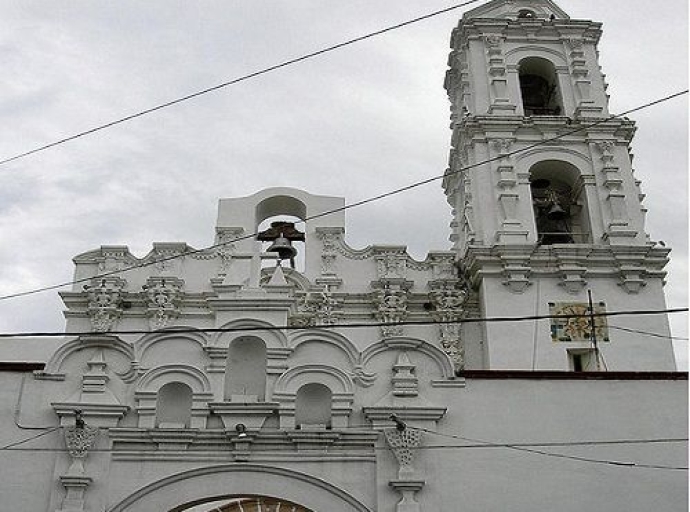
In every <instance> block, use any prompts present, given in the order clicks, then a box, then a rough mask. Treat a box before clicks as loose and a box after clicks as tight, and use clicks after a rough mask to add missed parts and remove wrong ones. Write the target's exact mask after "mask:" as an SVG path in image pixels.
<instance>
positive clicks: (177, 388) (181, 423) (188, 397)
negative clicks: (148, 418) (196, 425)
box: [156, 382, 192, 428]
mask: <svg viewBox="0 0 690 512" xmlns="http://www.w3.org/2000/svg"><path fill="white" fill-rule="evenodd" d="M191 414H192V388H190V387H189V386H188V385H187V384H183V383H182V382H169V383H168V384H165V385H163V386H161V388H160V389H159V390H158V397H157V399H156V427H158V428H188V427H189V421H190V418H191Z"/></svg>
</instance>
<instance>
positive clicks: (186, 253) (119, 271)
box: [0, 89, 688, 301]
mask: <svg viewBox="0 0 690 512" xmlns="http://www.w3.org/2000/svg"><path fill="white" fill-rule="evenodd" d="M687 93H688V89H685V90H683V91H679V92H676V93H674V94H671V95H668V96H665V97H663V98H659V99H657V100H653V101H650V102H648V103H645V104H644V105H640V106H638V107H635V108H632V109H630V110H626V111H625V112H622V113H620V114H616V115H612V116H609V117H607V118H604V119H600V120H598V121H594V122H591V123H586V124H583V125H582V126H580V127H578V128H574V129H572V130H569V131H566V132H564V133H562V134H560V135H557V136H555V137H551V138H548V139H544V140H542V141H539V142H535V143H534V144H530V145H528V146H525V147H523V148H519V149H516V150H513V151H510V152H508V153H504V154H501V155H499V156H496V157H493V158H488V159H486V160H482V161H480V162H476V163H474V164H470V165H466V166H465V167H461V168H458V169H456V170H449V171H447V172H445V173H444V174H440V175H436V176H432V177H431V178H426V179H424V180H420V181H416V182H413V183H410V184H409V185H405V186H403V187H400V188H396V189H393V190H390V191H388V192H384V193H382V194H378V195H376V196H372V197H369V198H367V199H362V200H361V201H356V202H354V203H349V204H346V205H345V206H341V207H339V208H334V209H332V210H327V211H325V212H322V213H318V214H316V215H311V216H307V217H305V218H304V219H301V220H300V221H298V222H296V224H305V223H306V222H308V221H311V220H314V219H318V218H321V217H325V216H327V215H332V214H334V213H339V212H343V211H345V210H349V209H352V208H356V207H359V206H363V205H365V204H368V203H373V202H375V201H379V200H381V199H385V198H387V197H391V196H394V195H397V194H400V193H402V192H407V191H408V190H412V189H415V188H417V187H420V186H422V185H428V184H429V183H432V182H434V181H438V180H441V179H443V178H445V177H446V176H450V175H453V174H457V173H461V172H464V171H467V170H469V169H473V168H476V167H480V166H482V165H486V164H488V163H491V162H495V161H497V160H502V159H504V158H508V157H511V156H514V155H516V154H519V153H522V152H525V151H529V150H530V149H534V148H535V147H539V146H542V145H544V144H549V143H551V142H553V141H556V140H559V139H562V138H563V137H566V136H568V135H572V134H574V133H577V132H580V131H583V130H587V129H589V128H592V127H594V126H598V125H601V124H604V123H607V122H609V121H612V120H614V119H618V118H620V117H623V116H626V115H628V114H631V113H633V112H638V111H640V110H643V109H646V108H649V107H652V106H655V105H658V104H660V103H664V102H666V101H669V100H672V99H674V98H677V97H679V96H682V95H684V94H687ZM0 164H1V162H0ZM257 234H258V232H254V233H249V234H246V235H243V236H240V237H237V238H233V239H232V240H227V241H225V242H220V243H217V244H213V245H210V246H208V247H205V248H203V249H190V250H188V251H184V252H181V253H179V254H172V255H170V256H164V257H157V258H152V259H151V260H150V261H148V262H140V263H137V264H135V265H131V266H129V267H124V268H121V269H117V270H111V271H108V272H102V273H100V274H95V275H93V276H90V277H84V278H81V279H75V280H72V281H65V282H62V283H57V284H53V285H47V286H43V287H40V288H34V289H31V290H26V291H23V292H17V293H10V294H7V295H0V301H3V300H8V299H14V298H18V297H25V296H27V295H33V294H36V293H42V292H47V291H50V290H57V289H59V288H64V287H66V286H72V285H75V284H80V283H86V282H90V281H91V280H93V279H100V278H103V277H108V276H112V275H116V274H123V273H125V272H129V271H130V270H135V269H138V268H143V267H148V266H150V265H155V264H157V263H162V262H165V261H170V260H174V259H177V258H183V257H185V256H190V255H192V254H198V253H202V252H206V251H210V250H212V249H217V248H219V247H223V246H226V245H230V244H233V243H235V242H240V241H242V240H247V239H250V238H255V237H256V236H257Z"/></svg>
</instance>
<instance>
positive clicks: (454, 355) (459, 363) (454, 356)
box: [429, 280, 467, 371]
mask: <svg viewBox="0 0 690 512" xmlns="http://www.w3.org/2000/svg"><path fill="white" fill-rule="evenodd" d="M430 286H431V288H432V289H431V291H430V292H429V299H430V301H431V306H432V307H431V317H432V318H433V319H434V321H436V322H440V323H439V326H438V329H439V342H440V343H441V347H442V348H443V351H444V352H445V353H446V354H448V356H449V357H450V358H451V360H452V361H453V366H454V367H455V370H456V371H461V370H463V369H464V368H465V344H464V342H463V340H462V336H461V334H460V324H459V323H453V322H457V321H458V320H460V319H461V318H462V317H463V316H464V314H465V310H464V307H463V306H464V304H465V302H466V301H467V290H466V289H464V288H461V287H460V286H459V285H458V283H457V280H456V281H437V282H432V283H430Z"/></svg>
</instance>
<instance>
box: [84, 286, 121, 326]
mask: <svg viewBox="0 0 690 512" xmlns="http://www.w3.org/2000/svg"><path fill="white" fill-rule="evenodd" d="M124 286H125V280H124V279H122V278H120V277H112V276H111V277H105V278H102V279H99V280H94V282H92V284H90V285H84V291H85V292H86V295H87V299H88V305H87V309H86V312H87V314H88V315H89V317H90V319H91V326H92V328H93V330H94V331H96V332H107V331H111V330H112V329H113V327H114V326H115V324H116V323H117V321H118V320H119V318H120V317H121V316H122V289H123V288H124Z"/></svg>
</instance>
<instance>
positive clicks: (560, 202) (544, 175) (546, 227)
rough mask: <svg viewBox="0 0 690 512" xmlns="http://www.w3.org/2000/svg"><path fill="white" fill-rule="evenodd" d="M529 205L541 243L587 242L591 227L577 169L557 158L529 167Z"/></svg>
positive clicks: (589, 238) (538, 240) (589, 240)
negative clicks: (531, 208) (530, 203)
mask: <svg viewBox="0 0 690 512" xmlns="http://www.w3.org/2000/svg"><path fill="white" fill-rule="evenodd" d="M529 174H530V189H531V192H532V206H533V211H534V221H535V226H536V230H537V242H538V243H539V244H540V245H553V244H573V243H590V242H591V228H590V222H589V213H588V209H587V205H586V198H585V195H584V193H583V187H582V179H581V175H580V171H579V170H578V169H577V168H576V167H575V166H574V165H572V164H569V163H567V162H563V161H559V160H546V161H542V162H539V163H537V164H535V165H533V166H532V168H531V169H530V173H529Z"/></svg>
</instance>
